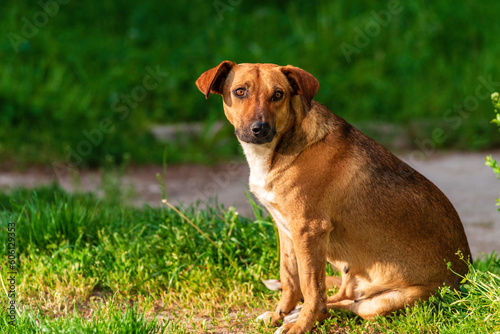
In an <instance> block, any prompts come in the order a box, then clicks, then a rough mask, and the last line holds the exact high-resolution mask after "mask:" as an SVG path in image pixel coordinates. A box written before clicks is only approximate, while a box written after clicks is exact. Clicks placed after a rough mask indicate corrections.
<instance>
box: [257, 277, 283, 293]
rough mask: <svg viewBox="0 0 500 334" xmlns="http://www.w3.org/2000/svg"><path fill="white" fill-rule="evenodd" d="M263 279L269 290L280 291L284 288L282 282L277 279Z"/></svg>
mask: <svg viewBox="0 0 500 334" xmlns="http://www.w3.org/2000/svg"><path fill="white" fill-rule="evenodd" d="M261 281H262V283H264V285H265V286H266V287H267V288H268V289H269V290H272V291H279V290H281V288H282V286H281V282H280V281H279V280H277V279H268V280H265V279H261Z"/></svg>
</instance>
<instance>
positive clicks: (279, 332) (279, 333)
mask: <svg viewBox="0 0 500 334" xmlns="http://www.w3.org/2000/svg"><path fill="white" fill-rule="evenodd" d="M293 326H294V324H284V325H283V326H281V327H280V328H278V329H277V330H276V331H275V332H274V334H286V333H290V334H291V333H293V329H292V328H293ZM291 329H292V331H291V332H290V330H291Z"/></svg>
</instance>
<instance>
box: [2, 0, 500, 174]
mask: <svg viewBox="0 0 500 334" xmlns="http://www.w3.org/2000/svg"><path fill="white" fill-rule="evenodd" d="M48 1H49V0H47V2H48ZM221 2H222V3H225V4H228V3H237V2H238V1H221ZM387 4H388V2H380V3H374V2H372V1H368V0H361V1H357V2H356V3H355V4H353V3H352V2H351V1H347V0H343V1H334V2H332V1H326V0H315V1H308V2H307V3H305V2H303V1H298V0H293V1H288V2H282V1H257V2H255V1H253V2H251V1H240V2H239V4H238V5H235V6H234V7H233V6H230V7H229V9H228V10H227V11H226V12H224V14H223V15H222V20H221V19H220V18H219V15H218V13H217V11H216V8H215V7H214V2H213V1H202V0H193V1H189V2H182V1H181V2H168V3H166V2H164V1H160V0H146V1H141V2H137V1H132V0H122V1H118V0H103V1H99V2H95V3H90V2H81V1H69V2H68V3H67V4H61V5H60V8H59V12H58V14H57V15H55V16H54V17H50V18H49V19H48V20H47V23H46V24H43V26H40V27H39V28H38V31H37V33H36V34H34V36H32V37H29V36H28V37H29V38H25V37H23V29H25V28H24V27H25V25H26V23H25V21H23V18H26V20H28V22H30V23H31V24H33V17H34V16H36V15H37V14H38V13H40V12H41V10H42V9H41V7H40V6H39V5H38V2H35V3H33V2H27V1H18V0H4V1H2V2H1V4H0V12H1V13H2V20H0V31H2V32H3V38H2V40H1V41H0V56H1V58H2V60H3V62H2V69H1V71H0V161H1V162H2V164H9V165H14V166H25V165H30V164H35V163H36V164H43V165H51V164H52V163H53V162H54V161H66V160H67V156H68V154H70V153H71V152H72V150H77V149H78V144H79V143H80V142H81V141H85V140H87V139H86V137H85V135H84V134H83V132H84V131H92V130H95V129H98V128H99V123H100V122H101V121H102V120H103V119H109V120H111V124H112V128H111V130H110V131H109V132H106V133H103V137H102V140H99V144H97V145H92V147H91V150H90V152H89V153H88V154H83V156H82V157H81V161H80V162H78V163H75V164H77V165H78V166H79V167H82V166H99V165H102V164H103V162H104V160H105V159H106V157H107V156H108V155H111V156H113V157H114V158H115V159H116V160H117V161H118V162H119V160H120V159H122V157H123V156H124V154H126V153H129V154H130V156H131V161H132V162H133V163H151V162H153V163H160V162H161V159H162V154H161V152H163V147H164V146H165V145H162V144H159V143H157V142H156V141H155V140H154V139H153V138H152V136H151V134H150V133H149V131H148V128H149V126H150V125H151V124H153V123H161V122H179V121H182V122H184V121H202V122H205V123H206V124H207V125H209V124H210V123H211V122H213V121H215V120H217V119H223V118H224V116H223V112H222V107H221V101H220V98H218V97H212V98H211V99H209V100H208V101H205V99H204V97H203V96H202V94H200V93H199V92H198V90H197V89H196V87H195V85H194V82H195V80H196V78H197V77H198V76H199V75H200V74H201V73H202V72H203V71H205V70H207V69H209V68H210V67H213V66H215V65H216V64H218V63H219V62H220V61H222V60H224V59H230V60H234V61H236V62H272V63H278V64H283V65H286V64H293V65H296V66H299V67H302V68H304V69H306V70H308V71H309V72H311V73H312V74H314V75H315V76H316V77H317V78H318V80H319V82H320V84H321V88H320V90H319V92H318V95H317V97H316V99H317V100H318V101H319V102H322V103H324V104H325V105H327V106H328V107H329V108H330V109H331V110H332V111H334V112H336V113H338V114H339V115H340V116H343V117H344V118H346V119H347V120H348V121H350V122H353V123H357V122H373V121H383V122H390V123H395V124H397V126H399V127H404V128H407V130H408V131H407V132H410V133H411V135H412V138H413V139H421V140H422V139H428V138H430V137H431V135H432V130H433V129H434V128H435V127H441V128H443V129H444V130H445V133H446V135H447V139H446V140H445V141H444V142H442V143H438V144H437V146H438V147H453V148H467V149H479V148H486V147H489V146H493V145H496V144H498V143H499V139H498V136H497V134H496V133H495V131H494V130H492V129H491V127H489V126H488V124H487V122H485V121H484V120H485V119H487V118H488V117H486V115H488V113H489V101H488V97H486V98H480V99H478V104H477V106H476V105H475V104H473V105H472V108H471V109H472V110H470V111H469V110H466V108H465V107H463V106H462V107H459V108H458V110H454V109H453V108H454V105H455V104H457V105H461V104H463V103H464V101H465V99H466V98H467V97H469V96H472V97H474V96H475V94H476V89H477V87H478V86H480V85H481V82H480V81H479V80H478V77H480V76H482V77H484V78H488V77H490V76H491V78H492V80H493V81H495V82H498V81H499V70H500V67H499V62H498V61H497V59H498V55H499V54H500V43H498V36H500V25H499V24H492V23H494V22H497V21H498V14H497V13H498V12H500V2H498V1H495V0H487V1H481V2H479V3H478V2H477V1H473V0H466V1H465V2H463V6H453V5H450V3H449V2H448V1H444V0H439V1H434V2H432V3H431V4H429V3H425V2H422V1H401V7H402V8H403V10H402V11H401V13H399V14H395V15H393V17H392V19H391V20H390V22H389V24H388V25H387V26H386V27H382V28H381V29H380V33H379V34H378V35H376V36H374V37H372V38H370V41H369V43H368V45H367V46H366V47H364V48H361V50H360V52H359V53H358V54H355V55H353V56H352V61H351V62H348V61H347V60H346V57H345V56H344V54H343V52H342V50H341V48H340V45H341V44H342V43H348V44H352V45H355V38H356V34H357V33H356V30H355V28H360V29H362V30H363V29H364V27H365V25H366V24H367V22H370V21H371V20H373V18H372V16H371V11H372V10H373V11H381V10H386V9H387ZM42 14H43V12H42ZM11 33H12V34H16V35H18V36H20V37H23V38H25V39H26V41H25V42H24V43H21V44H19V45H18V44H16V45H15V47H13V45H12V43H11V42H10V41H9V38H8V36H9V35H8V34H11ZM16 51H17V52H16ZM156 66H159V68H160V70H161V71H162V72H165V73H168V75H166V76H164V77H162V80H161V82H160V83H159V84H158V86H157V87H155V88H154V89H151V90H147V92H146V95H145V96H143V97H141V98H139V99H137V101H135V102H133V104H134V106H133V107H127V106H126V105H125V102H124V99H123V98H122V97H121V96H122V95H121V94H125V95H131V94H132V92H133V91H134V89H135V88H136V87H138V86H139V87H140V86H141V85H143V79H144V77H145V76H146V75H147V74H148V71H147V70H146V68H147V67H151V68H156ZM494 89H496V90H498V84H495V87H494ZM487 92H488V89H487V88H482V89H481V90H480V93H481V94H483V95H484V94H485V93H487ZM490 93H491V92H490ZM116 103H118V104H116ZM135 103H136V105H135ZM448 110H450V111H449V112H448ZM414 122H415V124H420V125H418V126H417V127H416V129H415V128H413V127H412V126H410V125H408V124H409V123H414ZM230 132H231V131H228V133H229V134H226V138H225V139H227V138H228V137H230V136H231V134H230ZM207 133H208V132H207ZM204 136H206V134H204ZM230 138H231V137H230ZM206 139H207V138H202V139H201V140H193V141H189V142H175V143H169V144H167V145H166V146H167V147H168V149H169V153H170V154H169V161H171V162H186V161H195V162H207V161H213V160H215V159H227V158H229V157H231V156H234V155H235V154H236V153H237V150H238V148H237V142H236V141H234V140H230V141H227V140H225V139H224V138H221V139H220V140H219V139H218V140H216V143H213V142H211V141H208V142H207V140H206ZM376 139H378V140H381V141H384V136H381V135H379V137H377V138H376ZM413 144H415V143H413ZM146 147H147V148H148V149H145V148H146Z"/></svg>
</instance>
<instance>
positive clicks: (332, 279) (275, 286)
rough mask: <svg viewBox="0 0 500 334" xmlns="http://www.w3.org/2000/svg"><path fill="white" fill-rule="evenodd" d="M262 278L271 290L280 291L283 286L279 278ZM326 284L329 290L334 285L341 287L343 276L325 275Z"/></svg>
mask: <svg viewBox="0 0 500 334" xmlns="http://www.w3.org/2000/svg"><path fill="white" fill-rule="evenodd" d="M261 280H262V283H264V285H265V286H266V287H267V288H268V289H269V290H273V291H279V290H281V288H282V286H281V282H280V280H277V279H268V280H265V279H261ZM325 284H326V289H327V290H330V289H331V288H333V287H336V288H337V289H339V288H340V286H341V285H342V277H338V276H327V277H325Z"/></svg>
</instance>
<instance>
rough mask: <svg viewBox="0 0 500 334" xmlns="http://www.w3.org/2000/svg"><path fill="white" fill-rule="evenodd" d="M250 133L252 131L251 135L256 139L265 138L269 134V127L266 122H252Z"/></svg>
mask: <svg viewBox="0 0 500 334" xmlns="http://www.w3.org/2000/svg"><path fill="white" fill-rule="evenodd" d="M250 131H252V133H253V135H254V136H255V137H258V138H265V137H267V135H268V134H269V132H271V125H269V123H267V122H260V121H257V122H253V123H252V125H250Z"/></svg>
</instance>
